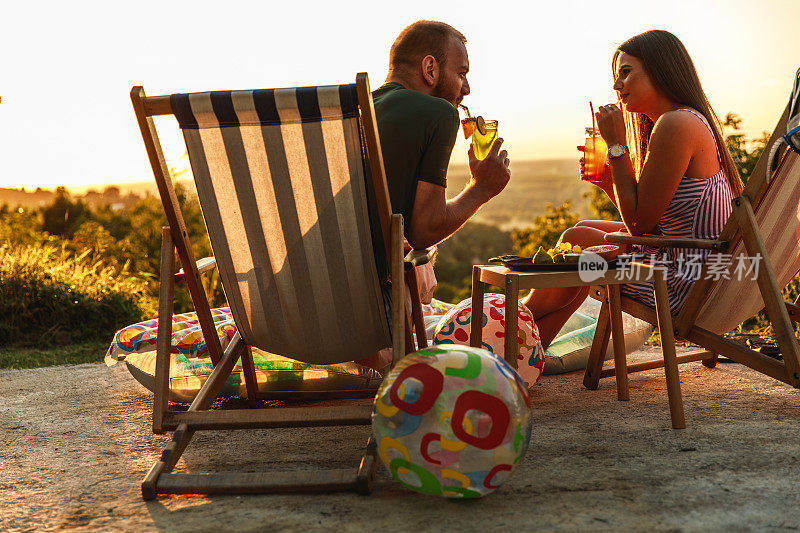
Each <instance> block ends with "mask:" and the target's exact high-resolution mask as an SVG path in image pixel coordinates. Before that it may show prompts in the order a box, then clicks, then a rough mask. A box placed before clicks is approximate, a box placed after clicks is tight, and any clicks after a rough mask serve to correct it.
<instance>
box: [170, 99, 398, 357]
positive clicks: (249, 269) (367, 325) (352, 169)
mask: <svg viewBox="0 0 800 533" xmlns="http://www.w3.org/2000/svg"><path fill="white" fill-rule="evenodd" d="M170 103H171V106H172V110H173V112H174V114H175V116H176V117H177V119H178V122H179V124H180V127H181V129H182V130H183V134H184V138H185V140H186V145H187V148H188V153H189V159H190V161H191V166H192V173H193V174H194V179H195V182H196V184H197V192H198V196H199V198H200V203H201V206H202V208H203V216H204V218H205V221H206V226H207V227H208V231H209V236H210V238H211V244H212V247H213V250H214V254H215V256H216V259H217V265H218V268H219V271H220V278H221V280H222V284H223V287H224V289H225V294H226V296H227V298H228V302H229V304H230V307H231V312H232V314H233V317H234V320H235V322H236V326H237V327H238V329H239V332H240V333H241V335H242V338H243V339H244V340H245V342H246V343H247V344H249V345H252V346H255V347H258V348H261V349H263V350H266V351H269V352H272V353H277V354H280V355H284V356H287V357H291V358H293V359H298V360H301V361H305V362H309V363H315V364H327V363H335V362H342V361H349V360H353V359H359V358H363V357H366V356H369V355H371V354H372V353H374V352H376V351H377V350H379V349H381V348H385V347H388V346H390V345H391V335H390V327H389V322H388V319H387V314H386V309H387V301H386V294H387V291H386V289H387V285H386V280H387V279H388V276H387V273H386V259H385V258H386V250H385V249H384V247H383V244H382V242H383V241H382V237H381V230H380V227H379V226H378V224H379V223H378V222H377V215H376V214H375V210H374V208H373V206H374V202H372V201H371V200H368V198H372V196H371V195H372V192H371V188H372V187H371V184H370V183H368V181H369V180H366V179H365V165H364V155H363V154H364V151H363V148H362V143H361V137H360V123H359V114H358V99H357V95H356V86H355V85H354V84H351V85H334V86H324V87H302V88H290V89H268V90H267V89H265V90H256V91H215V92H205V93H192V94H175V95H172V96H171V100H170ZM376 253H377V255H376ZM376 265H377V266H376ZM379 269H380V270H379Z"/></svg>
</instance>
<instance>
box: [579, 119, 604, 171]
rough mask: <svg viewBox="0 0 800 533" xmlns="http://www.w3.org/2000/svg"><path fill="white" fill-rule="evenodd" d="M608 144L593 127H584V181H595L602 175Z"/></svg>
mask: <svg viewBox="0 0 800 533" xmlns="http://www.w3.org/2000/svg"><path fill="white" fill-rule="evenodd" d="M607 150H608V146H606V141H604V140H603V137H601V136H600V132H599V131H597V129H595V128H586V143H585V144H584V147H583V157H584V165H583V176H584V179H585V180H586V181H597V180H598V179H599V178H600V176H602V175H603V167H604V166H605V164H606V152H607Z"/></svg>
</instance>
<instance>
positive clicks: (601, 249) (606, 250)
mask: <svg viewBox="0 0 800 533" xmlns="http://www.w3.org/2000/svg"><path fill="white" fill-rule="evenodd" d="M583 251H584V252H591V253H593V254H597V255H599V256H600V257H602V258H603V259H605V260H606V261H612V260H614V259H616V258H617V256H618V255H619V254H621V253H622V246H617V245H615V244H601V245H599V246H589V247H588V248H584V249H583Z"/></svg>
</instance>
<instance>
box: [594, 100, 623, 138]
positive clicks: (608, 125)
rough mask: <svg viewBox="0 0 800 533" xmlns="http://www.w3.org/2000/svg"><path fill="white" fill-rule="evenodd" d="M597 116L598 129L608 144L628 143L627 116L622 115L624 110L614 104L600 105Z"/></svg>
mask: <svg viewBox="0 0 800 533" xmlns="http://www.w3.org/2000/svg"><path fill="white" fill-rule="evenodd" d="M595 117H596V118H597V129H599V130H600V135H601V136H602V137H603V140H604V141H606V144H607V145H608V146H611V145H612V144H624V145H627V144H628V143H627V140H626V137H627V136H626V133H625V118H624V117H623V116H622V110H620V108H618V107H617V106H616V105H614V104H608V105H604V106H600V108H599V109H598V110H597V113H595Z"/></svg>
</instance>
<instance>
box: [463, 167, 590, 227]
mask: <svg viewBox="0 0 800 533" xmlns="http://www.w3.org/2000/svg"><path fill="white" fill-rule="evenodd" d="M468 179H469V170H468V168H467V167H466V166H464V165H458V166H452V167H450V169H449V171H448V178H447V181H448V186H447V196H448V198H452V197H453V196H456V195H457V194H458V193H459V192H461V189H462V188H463V187H464V185H465V184H466V183H467V180H468ZM591 187H592V186H591V185H589V184H588V183H586V182H584V181H581V180H580V178H579V177H578V161H577V159H554V160H548V161H512V162H511V181H509V183H508V185H507V186H506V188H505V190H503V192H501V193H500V194H499V195H497V196H496V197H495V198H493V199H492V200H491V201H489V203H487V204H486V205H484V206H483V207H482V208H481V209H480V211H478V213H477V214H476V215H475V218H474V219H473V220H476V221H478V222H483V223H486V224H492V225H494V226H498V227H500V228H502V229H512V228H518V227H524V226H527V225H528V224H530V221H531V219H532V218H533V217H535V216H537V215H541V214H543V213H544V211H545V204H547V203H548V202H549V203H551V204H555V205H560V204H562V203H564V202H566V201H571V202H572V207H573V210H574V211H576V212H578V213H579V214H580V215H581V217H582V218H583V217H587V216H589V214H590V212H589V204H588V202H587V200H585V199H584V198H583V194H584V193H586V192H589V190H591Z"/></svg>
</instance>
